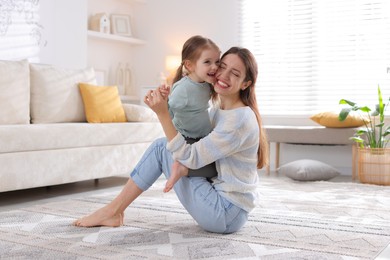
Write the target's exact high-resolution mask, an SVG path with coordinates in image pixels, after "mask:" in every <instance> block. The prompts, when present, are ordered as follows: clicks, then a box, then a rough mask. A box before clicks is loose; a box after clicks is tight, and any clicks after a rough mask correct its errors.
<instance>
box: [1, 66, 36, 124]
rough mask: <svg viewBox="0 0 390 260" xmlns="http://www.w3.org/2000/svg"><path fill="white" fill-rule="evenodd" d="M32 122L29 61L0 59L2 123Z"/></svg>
mask: <svg viewBox="0 0 390 260" xmlns="http://www.w3.org/2000/svg"><path fill="white" fill-rule="evenodd" d="M29 123H30V71H29V67H28V61H27V60H22V61H0V124H29Z"/></svg>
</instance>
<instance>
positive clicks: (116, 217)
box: [73, 207, 124, 227]
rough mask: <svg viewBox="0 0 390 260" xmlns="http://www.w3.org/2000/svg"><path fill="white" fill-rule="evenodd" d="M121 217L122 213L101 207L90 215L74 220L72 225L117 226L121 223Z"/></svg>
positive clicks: (122, 217)
mask: <svg viewBox="0 0 390 260" xmlns="http://www.w3.org/2000/svg"><path fill="white" fill-rule="evenodd" d="M123 219H124V214H123V213H113V212H112V211H110V210H109V209H108V208H107V207H103V208H101V209H98V210H97V211H95V212H94V213H92V214H91V215H88V216H85V217H83V218H80V219H78V220H76V221H74V222H73V225H74V226H77V227H99V226H106V227H119V226H122V225H123Z"/></svg>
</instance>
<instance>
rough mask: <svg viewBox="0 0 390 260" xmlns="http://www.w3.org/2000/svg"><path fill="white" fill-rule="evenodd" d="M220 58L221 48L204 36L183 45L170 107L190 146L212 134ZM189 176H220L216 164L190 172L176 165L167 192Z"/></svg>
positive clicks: (170, 98)
mask: <svg viewBox="0 0 390 260" xmlns="http://www.w3.org/2000/svg"><path fill="white" fill-rule="evenodd" d="M219 57H220V50H219V48H218V47H217V45H216V44H215V43H214V42H212V41H211V40H210V39H207V38H204V37H202V36H198V35H197V36H193V37H191V38H189V39H188V40H187V41H186V42H185V43H184V45H183V49H182V52H181V59H182V62H181V65H180V66H179V68H178V69H177V72H176V76H175V78H174V79H173V87H172V91H171V94H170V96H169V101H168V106H169V112H170V114H171V117H172V122H173V124H174V125H175V127H176V129H177V131H179V132H180V133H181V134H182V135H183V137H184V138H185V139H186V142H187V143H189V144H192V143H195V142H197V141H199V140H200V139H201V138H203V137H205V136H206V135H208V134H209V133H210V132H211V130H212V126H211V123H210V118H209V113H208V108H209V100H210V97H211V91H212V85H211V84H213V83H214V82H215V73H216V72H217V69H218V65H219ZM186 175H188V176H191V177H207V178H211V177H214V176H216V175H217V172H216V169H215V164H214V163H212V164H209V165H206V166H204V167H203V168H201V169H199V170H189V171H188V169H187V168H186V167H185V166H183V165H182V164H180V163H179V162H177V161H176V162H175V163H174V164H173V166H172V173H171V176H170V178H169V179H168V181H167V183H166V185H165V188H164V192H168V191H170V190H171V189H172V187H173V185H174V184H175V183H176V182H177V181H178V180H179V179H180V177H182V176H186Z"/></svg>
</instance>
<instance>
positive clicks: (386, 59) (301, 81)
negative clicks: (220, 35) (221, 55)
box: [240, 0, 390, 116]
mask: <svg viewBox="0 0 390 260" xmlns="http://www.w3.org/2000/svg"><path fill="white" fill-rule="evenodd" d="M240 38H241V44H242V46H245V47H247V48H248V49H250V50H251V51H252V52H253V53H254V55H255V56H256V58H257V62H258V65H259V77H258V82H257V85H256V87H257V101H258V103H259V107H260V110H261V113H262V114H264V115H271V116H272V115H275V116H277V115H310V114H313V113H314V112H318V111H323V110H331V109H336V110H337V109H339V107H338V102H339V100H340V99H341V98H345V99H349V100H352V101H357V102H358V103H360V102H361V103H362V104H364V105H366V104H372V105H374V104H376V103H377V86H378V85H380V87H381V90H382V94H383V96H384V97H385V98H388V97H389V96H390V1H388V0H342V1H340V0H272V1H269V0H242V1H241V35H240ZM389 110H390V109H388V110H387V113H388V114H389V112H390V111H389Z"/></svg>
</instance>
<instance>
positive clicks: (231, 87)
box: [74, 47, 268, 233]
mask: <svg viewBox="0 0 390 260" xmlns="http://www.w3.org/2000/svg"><path fill="white" fill-rule="evenodd" d="M256 78H257V64H256V61H255V59H254V57H253V55H252V54H251V53H250V52H249V51H248V50H247V49H244V48H239V47H232V48H231V49H229V50H228V51H227V52H226V53H224V54H223V55H222V57H221V63H220V68H219V69H218V71H217V73H216V83H215V84H214V91H215V95H214V99H213V100H214V101H215V106H214V108H213V109H211V110H210V120H211V122H212V125H213V127H214V128H213V131H212V132H211V133H210V134H209V135H207V136H206V137H204V138H203V139H201V140H200V141H198V142H196V143H194V144H192V145H189V144H186V142H185V140H184V138H183V136H182V135H181V134H179V133H178V132H177V130H176V128H175V127H174V125H173V123H172V120H171V118H170V115H169V112H168V106H167V98H166V96H165V95H161V93H160V91H150V92H149V93H148V94H147V95H146V96H145V100H144V101H145V103H146V104H147V105H148V106H149V107H150V108H151V109H152V110H153V111H154V112H155V113H156V114H157V116H158V118H159V120H160V122H161V125H162V127H163V129H164V132H165V135H166V138H161V139H158V140H156V141H155V142H154V143H153V144H152V145H151V146H150V147H149V148H148V150H147V151H146V152H145V154H144V155H143V157H142V158H141V160H140V162H139V163H138V164H137V166H136V167H135V169H134V171H133V172H132V173H131V176H130V179H129V181H128V182H127V183H126V185H125V186H124V188H123V190H122V191H121V193H120V194H119V195H118V196H117V197H116V198H115V199H114V200H113V201H112V202H110V203H109V204H108V205H106V206H105V207H103V208H101V209H99V210H97V211H96V212H94V213H92V214H91V215H89V216H86V217H84V218H81V219H79V220H76V221H75V222H74V225H76V226H83V227H91V226H120V225H122V224H123V219H124V213H123V212H124V210H125V209H126V208H127V207H128V206H129V205H130V204H131V203H132V202H133V201H134V200H135V199H136V198H137V197H138V196H139V195H140V194H141V193H142V192H143V191H145V190H147V189H148V188H149V187H150V186H151V185H152V184H153V183H154V182H155V181H156V180H157V179H158V178H159V176H160V175H161V173H162V172H163V173H164V174H165V176H166V177H167V178H169V176H170V172H171V167H172V164H173V162H174V160H178V161H179V162H180V163H182V164H183V165H185V166H186V167H188V168H194V169H195V168H200V167H202V166H204V165H207V164H210V163H211V162H214V161H215V163H216V168H217V171H218V176H217V177H215V178H214V179H213V180H212V182H209V181H207V179H206V178H204V177H183V178H181V179H180V180H179V181H178V182H177V183H176V184H175V186H174V190H175V192H176V194H177V196H178V198H179V200H180V202H181V203H182V204H183V206H184V207H185V208H186V210H187V211H188V212H189V214H191V216H192V217H193V218H194V219H195V221H196V222H197V223H198V224H199V225H200V226H201V227H202V228H203V229H205V230H207V231H210V232H217V233H232V232H235V231H237V230H239V229H240V228H241V227H242V226H243V225H244V224H245V223H246V221H247V219H248V213H249V212H250V211H251V210H252V209H253V208H254V207H255V204H256V199H257V197H258V194H257V191H256V188H257V183H258V173H257V168H262V167H263V166H265V165H266V163H267V161H266V160H267V158H268V150H267V149H268V145H267V139H266V136H265V132H264V131H263V129H262V122H261V117H260V114H259V112H258V109H257V103H256V96H255V83H256Z"/></svg>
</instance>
